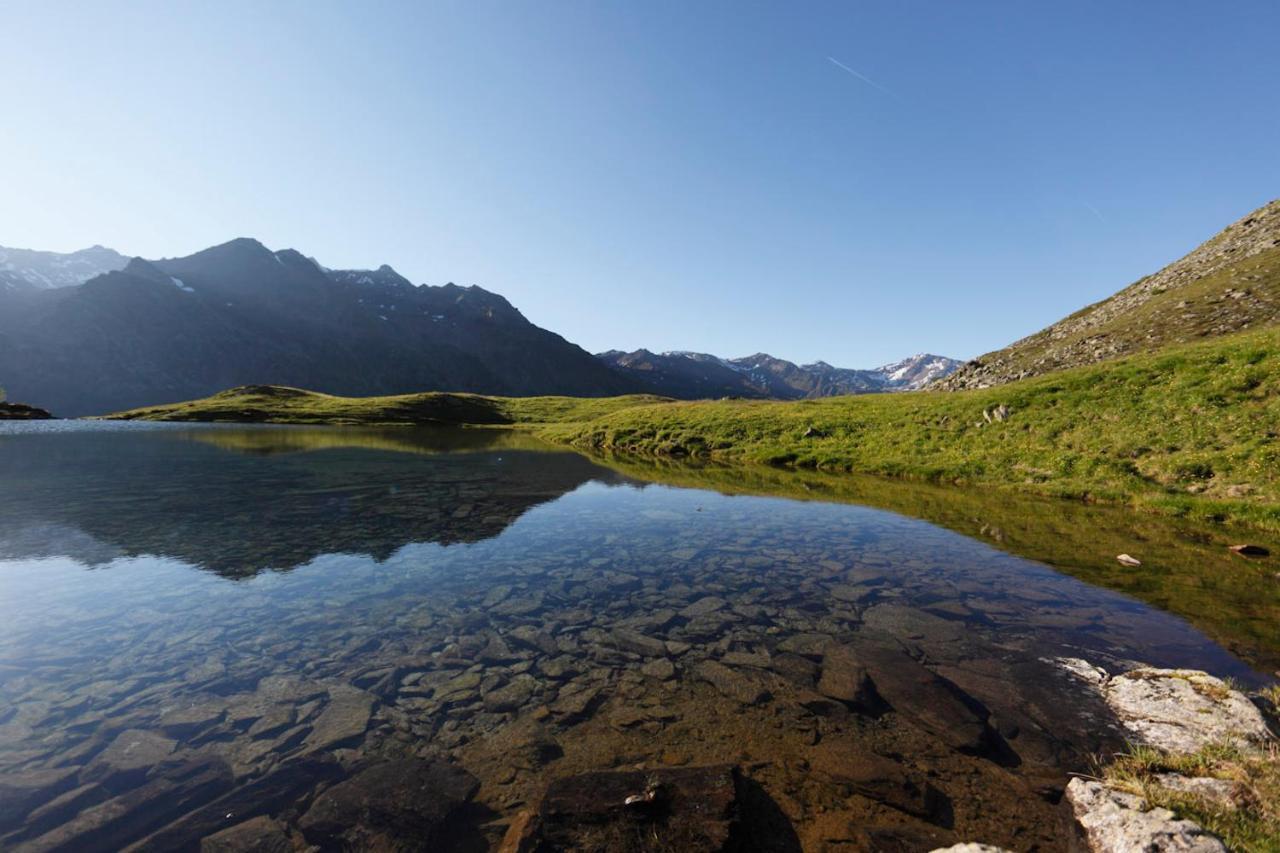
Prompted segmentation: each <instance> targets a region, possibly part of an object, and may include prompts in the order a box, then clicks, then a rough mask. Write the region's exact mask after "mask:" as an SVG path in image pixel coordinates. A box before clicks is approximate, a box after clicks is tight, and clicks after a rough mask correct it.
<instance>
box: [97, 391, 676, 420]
mask: <svg viewBox="0 0 1280 853" xmlns="http://www.w3.org/2000/svg"><path fill="white" fill-rule="evenodd" d="M664 402H669V401H668V400H667V399H666V398H665V397H653V396H649V395H644V394H633V395H629V396H625V397H486V396H483V395H480V394H451V393H443V392H427V393H423V394H398V395H394V396H387V397H337V396H334V395H332V394H321V393H318V392H316V391H304V390H302V389H300V388H286V387H283V386H279V385H244V386H241V387H239V388H232V389H230V390H227V391H223V392H221V393H219V394H214V395H213V396H212V397H205V398H204V399H202V400H190V401H187V402H182V403H171V404H168V405H163V406H147V407H146V408H142V409H132V410H130V411H127V412H118V413H116V414H113V415H107V418H108V419H111V420H147V421H199V422H204V423H273V424H341V425H380V424H449V425H454V426H465V425H481V426H513V425H525V426H536V425H541V424H555V423H565V422H575V423H581V422H585V421H590V420H593V419H595V418H599V417H603V416H605V415H609V414H613V413H616V412H619V411H622V410H623V409H627V408H631V407H634V406H644V405H654V404H657V403H664Z"/></svg>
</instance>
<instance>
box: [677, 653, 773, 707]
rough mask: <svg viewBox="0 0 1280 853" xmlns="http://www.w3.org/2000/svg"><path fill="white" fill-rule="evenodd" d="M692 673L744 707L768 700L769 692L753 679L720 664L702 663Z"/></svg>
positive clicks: (709, 661)
mask: <svg viewBox="0 0 1280 853" xmlns="http://www.w3.org/2000/svg"><path fill="white" fill-rule="evenodd" d="M693 672H694V675H696V676H697V677H698V678H700V679H702V680H703V681H705V682H707V683H708V684H710V685H711V686H712V687H714V688H715V689H716V690H719V691H720V692H721V693H722V694H724V695H725V696H728V697H729V698H730V699H736V700H737V701H739V702H741V703H742V704H744V705H759V704H760V703H761V702H764V701H766V700H768V699H769V695H770V694H769V691H768V690H767V689H766V688H765V686H764V685H763V684H761V683H760V681H758V680H757V679H756V678H755V677H753V676H748V675H744V674H743V673H740V672H738V671H736V670H733V669H730V668H729V667H727V666H725V665H724V664H722V663H716V662H715V661H711V660H708V661H703V662H702V663H700V664H698V665H697V666H696V667H694V670H693Z"/></svg>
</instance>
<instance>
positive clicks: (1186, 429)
mask: <svg viewBox="0 0 1280 853" xmlns="http://www.w3.org/2000/svg"><path fill="white" fill-rule="evenodd" d="M1000 406H1005V407H1007V409H1008V414H1007V416H1006V417H1005V419H1004V420H1003V421H1001V420H996V419H994V418H993V419H992V421H991V422H990V423H988V422H987V420H986V419H985V418H984V411H985V412H989V413H990V412H992V411H993V410H994V409H996V408H997V407H1000ZM545 434H546V435H548V436H551V437H553V438H555V439H557V440H560V441H566V442H570V443H573V444H576V445H579V446H584V447H590V448H597V449H604V450H615V451H625V452H629V453H641V454H656V455H670V456H698V457H709V458H720V459H727V460H743V461H753V462H764V463H770V464H785V465H794V466H799V467H811V468H820V469H826V470H837V471H860V472H865V473H872V474H886V475H892V476H902V477H913V478H920V479H927V480H933V481H940V482H954V483H968V484H976V485H984V486H985V485H999V486H1016V487H1018V488H1021V489H1028V490H1032V491H1036V492H1040V493H1046V494H1051V495H1057V496H1064V497H1076V498H1081V497H1083V498H1092V499H1104V500H1116V501H1125V502H1131V503H1134V504H1140V505H1143V506H1146V507H1152V508H1157V509H1159V510H1161V511H1164V512H1169V513H1174V514H1185V515H1191V516H1195V517H1200V518H1205V519H1215V520H1227V519H1229V520H1234V521H1243V522H1248V523H1252V524H1257V525H1261V526H1264V527H1268V528H1270V529H1280V442H1278V441H1277V438H1278V437H1280V330H1266V331H1261V332H1247V333H1243V334H1237V335H1232V336H1229V337H1226V338H1220V339H1215V340H1212V341H1206V342H1202V343H1199V344H1192V345H1184V346H1179V347H1172V348H1169V349H1166V350H1164V351H1162V352H1160V353H1157V354H1152V355H1142V356H1134V357H1131V358H1127V359H1122V360H1118V361H1115V362H1109V363H1106V364H1102V365H1094V366H1090V367H1084V368H1077V369H1074V370H1067V371H1062V372H1059V373H1055V374H1052V375H1049V376H1045V377H1040V378H1036V379H1029V380H1023V381H1020V382H1014V383H1011V384H1008V385H1004V386H1002V387H999V388H992V389H985V390H975V391H965V392H960V393H940V392H917V393H910V394H890V395H876V396H862V397H844V398H832V399H825V400H806V401H800V402H793V403H775V402H756V401H718V402H699V403H666V404H659V405H646V406H637V407H633V408H628V409H626V410H625V411H618V412H615V413H612V414H608V415H603V416H601V417H598V418H596V419H594V420H592V421H589V422H586V423H573V422H567V423H562V424H560V425H558V426H551V427H547V428H546V429H545Z"/></svg>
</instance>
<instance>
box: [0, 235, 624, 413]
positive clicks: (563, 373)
mask: <svg viewBox="0 0 1280 853" xmlns="http://www.w3.org/2000/svg"><path fill="white" fill-rule="evenodd" d="M251 383H262V384H266V383H271V384H279V385H292V386H299V387H306V388H316V389H320V390H322V391H326V392H331V393H335V394H348V395H372V394H399V393H410V392H418V391H430V390H448V391H466V392H475V393H486V394H505V395H517V396H518V395H526V394H570V395H579V396H601V395H614V394H623V393H627V392H630V391H632V390H637V389H636V386H634V385H633V384H632V383H630V382H628V381H627V380H626V379H624V378H622V377H620V376H618V375H617V374H616V373H614V372H613V371H611V370H610V369H609V368H608V367H607V366H606V365H604V364H601V363H600V362H599V361H598V360H597V359H596V358H595V357H593V356H592V355H591V354H590V353H588V352H586V351H585V350H583V349H581V348H579V347H577V346H575V345H573V344H571V343H569V342H568V341H566V340H564V339H563V338H562V337H560V336H559V335H556V334H554V333H552V332H549V331H546V330H545V329H541V328H539V327H537V326H535V325H533V324H532V323H530V322H529V321H528V320H526V319H525V318H524V316H523V315H521V314H520V312H519V311H517V310H516V309H515V308H514V307H513V306H512V305H511V304H510V303H509V302H507V300H505V299H503V298H502V297H501V296H498V295H497V294H494V293H490V292H488V291H486V290H483V289H481V288H479V287H458V286H456V285H453V284H449V285H445V286H442V287H425V286H424V287H415V286H414V285H412V284H411V283H410V282H409V281H407V280H406V279H404V278H403V277H401V276H400V275H398V274H397V273H396V272H395V271H394V270H392V269H391V268H390V267H386V266H384V267H381V268H379V269H377V270H328V269H325V268H324V267H321V266H320V265H318V264H317V263H316V262H315V261H313V260H311V259H309V258H307V257H305V256H303V255H302V254H300V253H298V252H296V251H293V250H291V249H286V250H283V251H279V252H272V251H271V250H269V249H267V248H266V247H265V246H263V245H262V244H261V243H259V242H257V241H256V240H249V239H243V238H242V239H238V240H232V241H231V242H229V243H225V244H223V245H220V246H215V247H213V248H210V249H206V250H204V251H202V252H197V253H196V254H194V255H191V256H189V257H185V258H174V259H165V260H158V261H144V260H141V259H138V258H135V259H134V260H132V261H130V262H129V263H128V265H127V266H126V267H124V268H123V269H121V270H118V271H113V272H109V273H107V274H105V275H101V276H98V277H96V278H93V279H91V280H89V281H88V282H86V283H84V284H82V285H79V286H72V287H61V288H57V289H51V290H40V291H23V292H6V291H0V384H3V385H4V386H5V387H6V388H7V389H8V390H9V392H10V394H11V396H13V397H14V398H16V399H28V400H33V401H37V402H39V403H40V404H41V405H43V406H45V407H47V408H50V409H51V410H53V411H55V412H57V413H58V414H60V415H65V416H75V415H84V414H95V413H101V412H109V411H115V410H120V409H128V408H135V407H138V406H146V405H153V404H158V403H166V402H170V401H173V400H184V399H191V398H195V397H203V396H206V395H208V394H212V393H214V392H216V391H219V390H221V389H223V388H227V387H230V386H235V385H246V384H251Z"/></svg>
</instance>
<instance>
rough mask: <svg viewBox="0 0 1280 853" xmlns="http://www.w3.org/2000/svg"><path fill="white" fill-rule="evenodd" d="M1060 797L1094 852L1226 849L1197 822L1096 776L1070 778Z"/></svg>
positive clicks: (1215, 852)
mask: <svg viewBox="0 0 1280 853" xmlns="http://www.w3.org/2000/svg"><path fill="white" fill-rule="evenodd" d="M1066 797H1067V801H1068V802H1069V803H1070V804H1071V813H1072V815H1073V817H1074V818H1075V820H1076V823H1077V825H1079V827H1080V829H1081V830H1082V832H1083V834H1084V839H1085V842H1086V843H1087V844H1088V846H1089V849H1090V850H1092V851H1095V853H1127V851H1153V853H1158V851H1179V853H1226V850H1227V848H1226V846H1225V845H1224V844H1223V843H1222V842H1221V841H1220V840H1219V839H1218V837H1217V836H1215V835H1213V834H1212V833H1209V832H1206V831H1205V830H1204V829H1203V828H1201V827H1200V826H1199V825H1198V824H1196V823H1193V822H1192V821H1189V820H1178V818H1177V817H1176V816H1175V815H1174V813H1173V812H1171V811H1169V810H1168V809H1164V808H1149V807H1148V804H1147V802H1146V801H1145V800H1144V799H1143V798H1142V797H1139V796H1137V795H1135V794H1127V793H1125V792H1123V791H1117V790H1115V789H1114V788H1111V787H1109V786H1107V785H1104V784H1103V783H1101V782H1094V781H1088V780H1085V779H1072V780H1071V782H1070V784H1068V785H1067V794H1066Z"/></svg>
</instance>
